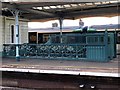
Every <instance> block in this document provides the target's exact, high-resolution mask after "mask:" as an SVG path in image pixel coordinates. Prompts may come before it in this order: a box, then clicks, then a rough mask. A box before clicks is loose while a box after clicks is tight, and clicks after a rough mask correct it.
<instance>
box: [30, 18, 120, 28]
mask: <svg viewBox="0 0 120 90" xmlns="http://www.w3.org/2000/svg"><path fill="white" fill-rule="evenodd" d="M118 18H120V16H115V17H91V18H82V21H83V22H84V26H91V25H105V24H118ZM55 22H56V23H58V26H59V21H58V20H52V21H47V22H29V23H28V27H29V28H33V29H34V28H51V27H52V23H55ZM63 26H79V19H76V20H64V21H63Z"/></svg>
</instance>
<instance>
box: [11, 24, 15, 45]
mask: <svg viewBox="0 0 120 90" xmlns="http://www.w3.org/2000/svg"><path fill="white" fill-rule="evenodd" d="M11 43H14V25H11Z"/></svg>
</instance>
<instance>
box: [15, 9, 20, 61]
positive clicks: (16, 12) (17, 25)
mask: <svg viewBox="0 0 120 90" xmlns="http://www.w3.org/2000/svg"><path fill="white" fill-rule="evenodd" d="M18 14H19V11H18V10H16V11H15V30H16V34H15V35H16V36H15V38H16V60H17V61H19V60H20V55H19V46H18V45H19V19H18Z"/></svg>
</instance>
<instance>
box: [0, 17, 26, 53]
mask: <svg viewBox="0 0 120 90" xmlns="http://www.w3.org/2000/svg"><path fill="white" fill-rule="evenodd" d="M0 21H1V22H0V52H2V49H3V47H2V45H3V44H15V43H16V39H15V32H16V30H15V19H14V18H13V17H6V16H0ZM19 43H20V44H23V43H28V20H27V19H19Z"/></svg>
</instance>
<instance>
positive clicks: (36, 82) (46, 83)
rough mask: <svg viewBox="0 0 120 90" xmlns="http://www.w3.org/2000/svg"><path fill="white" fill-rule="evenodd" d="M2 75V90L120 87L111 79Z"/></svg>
mask: <svg viewBox="0 0 120 90" xmlns="http://www.w3.org/2000/svg"><path fill="white" fill-rule="evenodd" d="M2 75H3V77H2V85H1V86H3V87H4V88H2V90H119V85H120V84H119V83H118V82H119V81H120V79H119V78H113V77H112V78H110V77H95V76H94V77H92V76H74V75H55V74H36V73H32V74H31V73H18V72H2ZM6 87H7V88H6ZM8 87H9V88H8ZM11 88H12V89H11Z"/></svg>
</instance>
